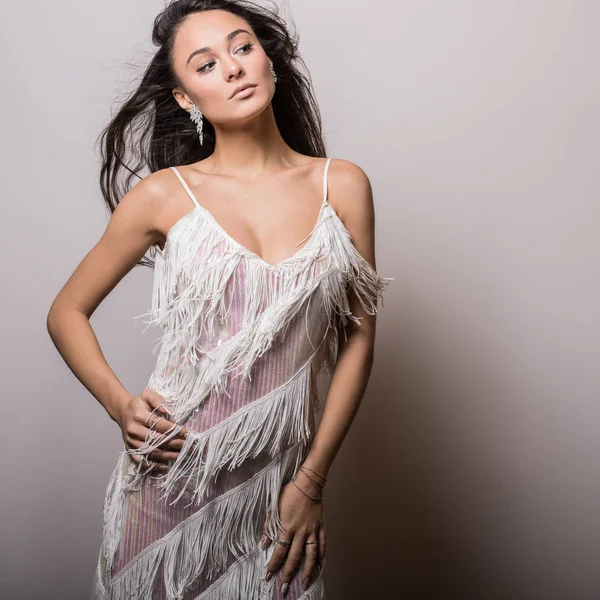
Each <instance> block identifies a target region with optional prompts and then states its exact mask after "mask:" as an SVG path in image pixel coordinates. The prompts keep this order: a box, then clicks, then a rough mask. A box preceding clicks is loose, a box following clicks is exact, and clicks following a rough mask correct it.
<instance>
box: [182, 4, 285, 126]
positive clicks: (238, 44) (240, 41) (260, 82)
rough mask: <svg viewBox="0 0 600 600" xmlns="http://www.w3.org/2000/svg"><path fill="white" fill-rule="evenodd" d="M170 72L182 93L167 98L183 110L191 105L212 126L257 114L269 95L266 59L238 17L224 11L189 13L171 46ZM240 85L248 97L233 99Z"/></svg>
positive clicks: (271, 89) (272, 84) (271, 86)
mask: <svg viewBox="0 0 600 600" xmlns="http://www.w3.org/2000/svg"><path fill="white" fill-rule="evenodd" d="M173 61H174V68H175V71H176V73H177V75H178V77H179V79H180V81H181V83H182V84H183V87H184V88H185V89H181V88H175V89H174V90H173V95H174V96H175V98H176V99H177V102H179V104H180V106H181V107H182V108H184V109H185V110H187V111H189V110H190V108H191V106H192V104H194V103H195V104H196V107H197V108H198V109H199V110H200V111H201V112H202V114H203V115H204V116H206V118H207V119H208V120H209V121H210V122H211V123H212V124H213V125H215V124H217V123H229V122H234V121H238V122H239V121H243V120H247V119H249V118H252V117H254V116H255V115H257V114H259V113H260V112H262V111H263V110H264V109H265V108H266V107H267V106H268V105H269V103H270V102H271V99H272V97H273V94H274V93H275V82H274V81H273V77H272V75H271V72H270V67H271V65H272V63H271V61H270V60H269V58H268V57H267V55H266V54H265V52H264V50H263V48H262V46H261V45H260V44H259V42H258V40H257V38H256V36H255V35H254V32H253V31H252V29H251V28H250V26H249V25H248V23H246V21H244V20H243V19H242V18H240V17H238V16H237V15H234V14H233V13H230V12H227V11H224V10H206V11H202V12H198V13H194V14H191V15H189V16H188V17H187V18H186V19H185V20H184V21H183V23H182V24H181V27H180V28H179V30H178V32H177V34H176V36H175V42H174V47H173ZM241 84H252V85H254V86H255V87H254V88H253V89H252V90H251V93H250V95H248V96H246V97H244V96H245V94H242V95H241V96H240V95H236V96H233V94H234V92H235V89H236V88H237V87H238V86H239V85H241Z"/></svg>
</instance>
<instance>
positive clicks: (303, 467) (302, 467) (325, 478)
mask: <svg viewBox="0 0 600 600" xmlns="http://www.w3.org/2000/svg"><path fill="white" fill-rule="evenodd" d="M300 468H301V469H308V470H309V471H310V472H311V473H314V474H315V475H318V476H319V477H320V478H321V479H323V480H325V481H327V477H323V475H319V473H317V472H316V471H313V470H312V469H310V468H309V467H305V466H304V465H303V466H301V467H300Z"/></svg>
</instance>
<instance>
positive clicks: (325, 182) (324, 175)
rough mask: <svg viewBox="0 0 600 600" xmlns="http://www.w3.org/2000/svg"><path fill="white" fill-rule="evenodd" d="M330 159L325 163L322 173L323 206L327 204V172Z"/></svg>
mask: <svg viewBox="0 0 600 600" xmlns="http://www.w3.org/2000/svg"><path fill="white" fill-rule="evenodd" d="M330 163H331V158H328V159H327V161H326V163H325V170H324V172H323V204H327V171H329V164H330Z"/></svg>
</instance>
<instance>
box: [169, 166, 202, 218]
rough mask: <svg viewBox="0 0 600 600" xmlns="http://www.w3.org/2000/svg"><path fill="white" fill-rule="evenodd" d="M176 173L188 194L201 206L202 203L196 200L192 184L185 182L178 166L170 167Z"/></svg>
mask: <svg viewBox="0 0 600 600" xmlns="http://www.w3.org/2000/svg"><path fill="white" fill-rule="evenodd" d="M170 168H171V169H172V170H173V171H174V173H175V175H177V178H178V179H179V181H181V185H183V187H184V189H185V191H186V192H187V194H188V196H189V197H190V198H191V199H192V201H193V203H194V204H195V205H196V206H197V207H198V208H200V204H199V203H198V200H196V196H194V194H193V193H192V190H190V186H189V185H188V184H187V183H186V182H185V179H184V178H183V177H182V176H181V173H180V172H179V171H178V170H177V168H176V167H170Z"/></svg>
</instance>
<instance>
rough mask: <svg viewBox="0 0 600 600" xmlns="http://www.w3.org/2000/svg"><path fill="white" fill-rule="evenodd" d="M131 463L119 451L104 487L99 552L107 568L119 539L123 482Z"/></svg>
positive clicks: (121, 521) (110, 565) (122, 507)
mask: <svg viewBox="0 0 600 600" xmlns="http://www.w3.org/2000/svg"><path fill="white" fill-rule="evenodd" d="M132 464H133V463H132V461H131V459H130V458H129V457H127V456H126V455H125V452H121V453H120V454H119V459H118V460H117V464H116V466H115V468H114V469H113V472H112V475H111V476H110V479H109V481H108V485H107V489H106V496H105V499H104V525H103V529H102V544H101V553H102V555H103V556H104V559H105V560H106V565H107V567H108V568H109V569H110V568H112V565H113V559H114V555H115V552H116V550H117V547H118V545H119V540H120V539H121V533H122V528H123V517H124V512H125V497H124V490H123V488H124V483H123V482H124V479H125V478H126V477H127V474H128V471H129V467H130V466H131V465H132Z"/></svg>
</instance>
